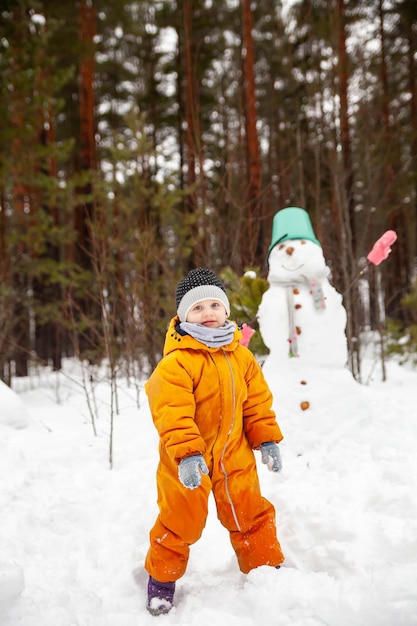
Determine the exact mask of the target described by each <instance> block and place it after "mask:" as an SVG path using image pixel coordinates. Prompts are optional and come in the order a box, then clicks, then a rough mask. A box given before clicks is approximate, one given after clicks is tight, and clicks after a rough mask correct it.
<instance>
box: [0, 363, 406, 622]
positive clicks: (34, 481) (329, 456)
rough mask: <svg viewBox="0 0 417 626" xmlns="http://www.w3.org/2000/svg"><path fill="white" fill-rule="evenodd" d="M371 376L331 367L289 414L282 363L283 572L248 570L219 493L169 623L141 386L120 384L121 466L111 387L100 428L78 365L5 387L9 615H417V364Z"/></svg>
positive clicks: (0, 609) (3, 584)
mask: <svg viewBox="0 0 417 626" xmlns="http://www.w3.org/2000/svg"><path fill="white" fill-rule="evenodd" d="M371 371H372V376H370V373H371ZM68 374H70V377H69V376H68ZM368 376H369V377H370V380H369V381H368V383H369V384H365V385H361V386H360V385H357V384H356V383H353V384H348V385H347V387H346V385H345V384H344V382H343V381H344V377H343V376H341V377H340V383H337V382H334V381H333V382H332V389H331V393H329V391H330V390H329V386H328V384H327V383H326V379H325V377H324V378H323V388H322V393H321V401H320V406H318V407H316V408H315V407H314V406H312V407H310V409H309V410H308V411H301V410H299V411H294V412H291V411H287V410H284V411H282V410H280V398H279V386H280V375H279V372H277V375H276V380H275V381H274V384H273V391H274V394H275V408H276V411H277V414H278V421H279V423H280V426H281V428H282V431H283V433H284V436H285V439H284V441H283V442H282V444H281V446H280V447H281V451H282V457H283V463H284V470H283V472H282V473H281V474H278V475H276V474H272V473H270V472H268V471H267V469H266V467H265V466H263V465H261V464H260V465H259V475H260V479H261V484H262V487H263V493H264V495H265V496H266V497H268V498H269V499H270V500H272V501H273V503H274V504H275V506H276V510H277V525H278V534H279V539H280V542H281V545H282V548H283V550H284V552H285V554H286V562H285V566H284V567H282V568H281V569H280V570H274V569H271V568H267V567H262V568H259V569H258V570H255V571H252V572H251V573H249V574H248V575H243V574H241V573H240V572H239V570H238V567H237V564H236V561H235V558H234V554H233V552H232V549H231V547H230V545H229V541H228V535H227V532H226V531H225V529H224V528H223V527H222V526H221V525H220V523H219V522H218V520H217V518H216V514H215V509H214V505H213V503H212V506H211V512H210V515H209V519H208V524H207V527H206V529H205V532H204V534H203V537H202V538H201V540H200V541H199V542H198V543H197V544H196V545H195V546H193V548H192V552H191V559H190V562H189V567H188V570H187V572H186V575H185V576H184V577H183V578H182V579H181V580H180V581H179V583H178V585H177V592H176V598H175V606H174V608H173V609H172V610H171V612H170V613H169V614H168V615H166V616H159V617H153V616H151V615H150V614H149V613H148V612H147V611H146V608H145V588H146V581H147V575H146V573H145V572H144V571H143V560H144V557H145V554H146V551H147V547H148V532H149V530H150V528H151V526H152V524H153V522H154V519H155V516H156V514H157V507H156V502H155V500H156V490H155V478H154V477H155V469H156V465H157V446H158V440H157V434H156V431H155V430H154V427H153V424H152V421H151V418H150V414H149V410H148V406H147V402H146V397H145V394H144V392H143V391H142V393H141V395H140V406H139V407H138V406H137V402H136V391H135V389H134V388H132V387H130V388H129V387H127V385H126V384H120V387H119V392H118V400H119V406H120V410H119V414H118V415H116V416H115V423H114V464H113V469H109V457H108V455H109V430H110V427H109V413H110V391H109V386H108V384H107V383H106V382H102V383H98V384H97V386H96V387H95V394H96V400H97V410H98V414H99V418H98V420H97V436H95V435H94V433H93V428H92V424H91V420H90V417H89V412H88V410H87V404H86V395H85V393H84V391H83V389H82V388H81V387H80V386H79V385H78V382H79V380H80V378H79V375H78V373H77V371H76V369H75V366H74V365H70V366H69V367H67V368H66V375H63V374H54V373H41V374H40V375H39V376H38V377H36V378H35V377H32V378H30V379H19V380H17V381H15V385H14V388H15V390H16V392H17V395H16V396H15V403H14V401H13V396H12V395H10V394H9V392H8V391H7V390H5V389H4V386H2V387H0V398H1V400H0V406H1V407H2V408H0V623H1V625H2V626H146V625H150V624H153V625H154V624H155V620H156V621H157V622H158V623H164V624H178V625H181V626H191V625H192V624H199V625H201V626H224V624H227V625H228V626H235V625H236V626H237V625H238V626H255V624H256V625H259V624H268V625H269V626H286V625H291V626H319V625H320V626H323V625H326V626H345V625H346V626H359V625H360V626H362V625H363V626H385V625H386V626H393V625H395V626H412V625H415V624H417V592H416V589H417V471H416V467H417V462H416V458H417V419H416V401H417V372H416V371H411V370H409V369H407V368H404V367H400V366H399V365H396V364H395V363H389V364H388V379H387V381H386V382H382V381H381V375H380V371H379V367H378V366H377V367H374V363H373V362H371V361H369V362H367V363H366V362H365V364H364V379H365V380H367V378H368ZM336 380H338V379H337V378H336ZM338 384H339V385H340V386H339V387H338V386H337V385H338ZM335 385H336V386H335ZM335 397H338V399H339V401H340V400H342V403H343V406H344V409H345V410H344V411H343V412H342V413H341V414H340V415H341V417H340V416H339V415H338V411H337V406H338V405H337V403H336V404H335V401H334V400H335ZM58 400H59V402H58ZM350 406H351V407H352V410H351V411H349V410H346V408H349V407H350ZM335 407H336V408H335ZM25 411H26V412H27V414H26V416H25V415H24V413H25ZM346 415H348V418H346ZM14 416H15V417H16V419H15V420H14ZM25 422H26V423H27V425H26V426H25V427H22V426H23V425H24V423H25Z"/></svg>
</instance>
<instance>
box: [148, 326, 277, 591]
mask: <svg viewBox="0 0 417 626" xmlns="http://www.w3.org/2000/svg"><path fill="white" fill-rule="evenodd" d="M177 323H178V318H177V317H174V318H173V319H172V320H171V323H170V326H169V329H168V332H167V335H166V339H165V346H164V356H163V358H162V360H161V361H160V362H159V364H158V365H157V367H156V369H155V370H154V372H153V373H152V375H151V377H150V378H149V380H148V382H147V384H146V393H147V395H148V400H149V406H150V409H151V413H152V418H153V421H154V424H155V426H156V428H157V430H158V433H159V437H160V445H159V454H160V461H159V465H158V470H157V489H158V505H159V515H158V518H157V520H156V522H155V525H154V527H153V528H152V530H151V532H150V547H149V551H148V554H147V556H146V560H145V569H146V570H147V572H148V573H149V574H150V575H151V576H152V577H153V578H156V580H159V581H161V582H167V581H175V580H177V579H178V578H180V577H181V576H182V575H183V574H184V572H185V569H186V566H187V561H188V557H189V547H190V545H192V544H193V543H195V542H196V541H197V540H198V539H199V538H200V536H201V534H202V531H203V528H204V526H205V522H206V518H207V513H208V497H209V493H210V491H211V490H212V491H213V495H214V499H215V502H216V507H217V515H218V518H219V520H220V521H221V523H222V524H223V526H225V527H226V528H227V529H228V531H229V533H230V540H231V544H232V546H233V548H234V550H235V553H236V556H237V559H238V563H239V567H240V569H241V571H242V572H244V573H247V572H249V571H250V570H251V569H253V568H255V567H258V566H260V565H271V566H277V565H279V564H280V563H282V561H283V560H284V556H283V554H282V551H281V547H280V545H279V542H278V540H277V537H276V527H275V510H274V507H273V505H272V504H271V503H270V502H269V501H268V500H266V499H265V498H263V497H262V495H261V492H260V485H259V480H258V474H257V469H256V461H255V456H254V453H253V449H257V448H259V446H260V445H261V444H262V443H264V442H267V441H275V442H277V443H278V442H279V441H280V440H281V439H282V434H281V431H280V428H279V426H278V424H277V422H276V420H275V413H274V412H273V411H272V409H271V405H272V395H271V392H270V390H269V388H268V386H267V384H266V382H265V379H264V377H263V373H262V370H261V368H260V367H259V365H258V363H257V361H256V360H255V358H254V357H253V355H252V353H251V352H250V351H249V350H248V349H247V348H245V347H243V346H242V345H240V344H239V340H240V338H241V333H240V331H239V330H238V329H237V328H236V332H235V335H234V339H233V340H232V342H231V343H230V344H229V345H227V346H223V347H222V348H209V347H207V346H206V345H205V344H203V343H200V342H199V341H197V340H196V339H194V338H193V337H191V336H190V335H183V334H180V333H178V332H177V331H176V328H175V326H176V324H177ZM198 453H201V454H202V455H203V456H204V459H205V461H206V463H207V466H208V468H209V475H204V476H202V482H201V485H200V486H199V487H197V488H196V489H193V490H190V489H187V488H186V487H184V486H183V485H182V484H181V482H180V481H179V478H178V464H179V462H180V460H181V459H182V458H184V457H186V456H190V455H193V454H198Z"/></svg>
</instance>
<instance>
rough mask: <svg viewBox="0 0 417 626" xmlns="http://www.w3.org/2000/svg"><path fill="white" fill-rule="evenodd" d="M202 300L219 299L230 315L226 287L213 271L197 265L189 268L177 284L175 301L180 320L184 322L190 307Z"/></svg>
mask: <svg viewBox="0 0 417 626" xmlns="http://www.w3.org/2000/svg"><path fill="white" fill-rule="evenodd" d="M202 300H219V302H221V303H222V304H223V305H224V308H225V309H226V313H227V316H229V315H230V303H229V299H228V297H227V294H226V287H225V286H224V284H223V283H222V281H221V280H220V278H219V277H218V276H216V274H215V273H214V272H212V271H211V270H208V269H206V268H204V267H198V268H197V269H195V270H191V272H189V273H188V274H187V276H185V278H183V279H181V280H180V282H179V283H178V285H177V291H176V294H175V302H176V306H177V314H178V317H179V318H180V322H185V321H186V320H187V315H188V312H189V310H190V309H191V307H192V306H194V304H196V303H197V302H201V301H202Z"/></svg>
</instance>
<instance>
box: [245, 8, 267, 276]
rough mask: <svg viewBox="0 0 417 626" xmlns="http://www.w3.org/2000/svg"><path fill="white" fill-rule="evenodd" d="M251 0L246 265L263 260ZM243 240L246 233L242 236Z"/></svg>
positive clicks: (247, 11) (247, 55)
mask: <svg viewBox="0 0 417 626" xmlns="http://www.w3.org/2000/svg"><path fill="white" fill-rule="evenodd" d="M250 4H251V3H250V0H242V14H243V20H242V26H243V41H242V56H243V88H244V97H245V126H246V128H245V130H246V154H247V175H248V181H247V209H246V216H247V220H246V222H244V224H243V226H244V228H246V241H247V248H246V250H247V252H246V259H247V264H248V265H257V266H261V265H262V264H263V261H264V258H263V245H262V235H263V232H262V231H263V228H262V203H261V162H260V155H259V143H258V132H257V129H256V122H257V111H256V94H255V75H254V65H255V56H254V50H253V37H252V28H253V24H252V21H253V20H252V11H251V6H250ZM243 241H245V236H243Z"/></svg>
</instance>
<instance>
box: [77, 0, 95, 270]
mask: <svg viewBox="0 0 417 626" xmlns="http://www.w3.org/2000/svg"><path fill="white" fill-rule="evenodd" d="M94 36H95V9H94V7H93V6H92V0H81V4H80V40H81V61H80V68H79V78H80V88H79V97H80V161H81V162H80V166H81V171H82V172H89V173H90V175H92V174H93V172H94V171H95V170H96V166H97V157H96V142H95V119H94ZM81 192H82V194H84V195H85V197H86V198H87V200H85V201H82V202H81V203H80V204H79V205H78V206H77V207H76V209H75V229H76V232H77V236H78V241H77V248H76V260H77V261H78V262H79V264H80V265H81V267H83V268H84V269H91V258H90V253H91V241H90V232H89V229H90V226H89V225H90V223H92V222H93V220H94V202H93V199H92V194H93V184H92V180H91V178H90V180H89V182H87V183H86V184H85V185H84V187H83V188H82V189H81Z"/></svg>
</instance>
